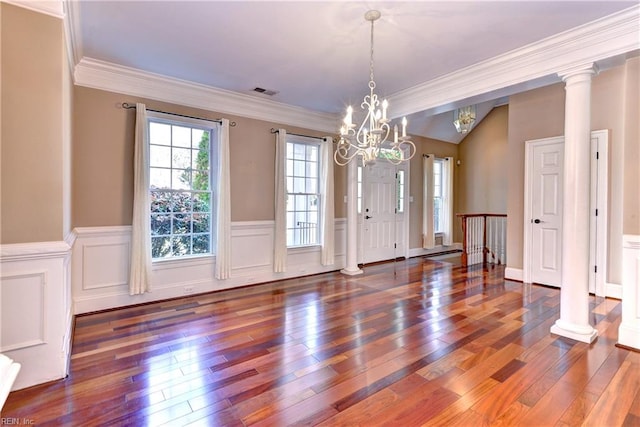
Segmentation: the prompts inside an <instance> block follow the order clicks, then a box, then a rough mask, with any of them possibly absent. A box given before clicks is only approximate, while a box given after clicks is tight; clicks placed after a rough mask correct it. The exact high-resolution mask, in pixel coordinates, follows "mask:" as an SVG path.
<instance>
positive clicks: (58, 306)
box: [0, 242, 72, 390]
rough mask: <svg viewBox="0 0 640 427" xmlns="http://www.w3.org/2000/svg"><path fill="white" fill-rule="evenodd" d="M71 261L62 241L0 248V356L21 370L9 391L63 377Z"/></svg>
mask: <svg viewBox="0 0 640 427" xmlns="http://www.w3.org/2000/svg"><path fill="white" fill-rule="evenodd" d="M70 258H71V248H70V247H69V245H68V244H67V243H66V242H40V243H24V244H13V245H2V246H0V268H1V271H2V275H1V280H0V313H1V314H0V321H1V322H2V325H1V328H0V352H2V353H3V354H5V355H6V356H7V357H10V358H11V359H13V360H14V361H15V362H17V363H20V364H21V365H22V369H21V370H20V373H19V374H18V377H17V379H16V381H15V383H14V384H13V390H18V389H21V388H25V387H30V386H32V385H36V384H41V383H43V382H47V381H52V380H56V379H59V378H64V377H65V376H66V375H67V372H68V364H69V355H70V348H71V347H70V343H71V328H72V316H71V313H72V309H71V292H70V290H69V289H70V286H71V284H70V274H69V272H68V269H69V259H70Z"/></svg>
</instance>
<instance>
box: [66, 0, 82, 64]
mask: <svg viewBox="0 0 640 427" xmlns="http://www.w3.org/2000/svg"><path fill="white" fill-rule="evenodd" d="M62 8H63V10H64V14H65V16H66V19H65V25H64V32H65V37H66V40H67V50H68V52H67V56H68V60H69V69H70V70H71V73H72V74H73V70H74V68H75V66H76V64H78V62H80V59H81V58H82V51H83V45H82V37H81V35H82V29H81V27H80V2H79V1H73V0H62Z"/></svg>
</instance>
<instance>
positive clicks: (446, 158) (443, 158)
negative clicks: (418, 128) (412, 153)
mask: <svg viewBox="0 0 640 427" xmlns="http://www.w3.org/2000/svg"><path fill="white" fill-rule="evenodd" d="M422 157H429V155H428V154H423V155H422ZM433 158H434V159H442V160H449V158H448V157H438V156H436V155H434V156H433Z"/></svg>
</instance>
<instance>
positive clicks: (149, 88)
mask: <svg viewBox="0 0 640 427" xmlns="http://www.w3.org/2000/svg"><path fill="white" fill-rule="evenodd" d="M74 80H75V84H77V85H79V86H86V87H90V88H94V89H101V90H106V91H109V92H116V93H122V94H125V95H130V96H139V97H144V98H148V99H155V100H158V101H164V102H171V103H174V104H177V105H184V106H189V107H195V108H202V109H205V110H209V111H217V112H219V113H222V114H233V115H238V116H242V117H248V118H252V119H258V120H264V121H268V122H273V123H281V124H284V125H290V126H298V127H302V128H305V129H311V130H318V131H323V132H331V133H334V132H335V131H336V129H338V127H339V126H338V116H337V115H335V114H329V113H322V112H317V111H312V110H308V109H305V108H301V107H295V106H292V105H287V104H283V103H281V102H275V101H272V100H269V99H262V98H259V97H256V96H251V95H247V94H243V93H239V92H233V91H230V90H225V89H219V88H215V87H212V86H206V85H203V84H198V83H193V82H189V81H186V80H180V79H176V78H173V77H167V76H163V75H160V74H154V73H149V72H145V71H142V70H138V69H135V68H130V67H124V66H121V65H117V64H113V63H109V62H105V61H100V60H97V59H93V58H87V57H83V58H82V59H81V60H80V62H79V63H78V64H77V65H76V66H75V70H74ZM123 101H124V100H123Z"/></svg>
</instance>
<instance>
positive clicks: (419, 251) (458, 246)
mask: <svg viewBox="0 0 640 427" xmlns="http://www.w3.org/2000/svg"><path fill="white" fill-rule="evenodd" d="M461 250H462V243H457V242H456V243H454V244H453V245H451V246H442V245H438V246H436V247H434V248H431V249H424V248H411V249H409V250H408V252H407V254H408V258H413V257H417V256H425V255H431V254H438V253H441V252H449V251H461Z"/></svg>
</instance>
